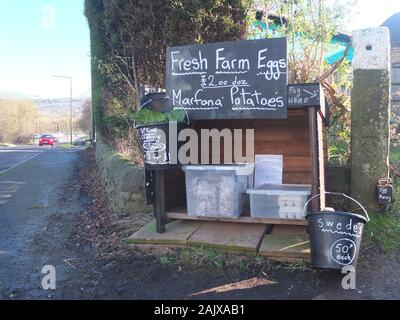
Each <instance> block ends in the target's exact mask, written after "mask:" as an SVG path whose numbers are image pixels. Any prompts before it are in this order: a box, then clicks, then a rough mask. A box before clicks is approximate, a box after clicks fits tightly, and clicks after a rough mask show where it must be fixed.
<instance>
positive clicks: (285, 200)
mask: <svg viewBox="0 0 400 320" xmlns="http://www.w3.org/2000/svg"><path fill="white" fill-rule="evenodd" d="M247 193H248V194H249V195H250V208H251V209H250V212H251V216H252V217H253V218H273V219H297V220H303V219H305V217H304V215H303V211H304V206H305V204H306V203H307V201H308V199H309V197H310V196H311V186H310V185H264V186H262V187H260V188H256V189H251V190H248V191H247Z"/></svg>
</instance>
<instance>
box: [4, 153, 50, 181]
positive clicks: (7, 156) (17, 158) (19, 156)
mask: <svg viewBox="0 0 400 320" xmlns="http://www.w3.org/2000/svg"><path fill="white" fill-rule="evenodd" d="M43 151H44V149H43V148H42V149H40V148H39V147H20V148H1V147H0V174H1V173H2V172H5V171H7V170H9V169H10V168H13V167H14V166H16V165H18V164H20V163H22V162H24V161H26V160H29V159H30V158H33V157H35V156H37V155H38V154H40V153H41V152H43Z"/></svg>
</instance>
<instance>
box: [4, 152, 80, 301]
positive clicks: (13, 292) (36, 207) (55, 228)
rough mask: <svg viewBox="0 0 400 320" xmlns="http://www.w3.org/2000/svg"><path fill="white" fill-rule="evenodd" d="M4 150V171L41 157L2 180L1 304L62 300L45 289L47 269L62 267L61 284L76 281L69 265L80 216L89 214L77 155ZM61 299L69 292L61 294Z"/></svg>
mask: <svg viewBox="0 0 400 320" xmlns="http://www.w3.org/2000/svg"><path fill="white" fill-rule="evenodd" d="M40 152H41V151H39V149H36V148H33V149H28V150H27V149H24V150H10V152H7V151H5V150H4V149H3V150H1V153H0V158H1V159H2V160H1V163H2V165H1V166H2V167H10V166H13V165H15V164H17V163H18V162H20V161H23V160H26V159H27V158H29V157H31V156H32V155H36V157H35V158H34V159H33V160H31V161H28V162H26V163H24V164H22V165H21V166H19V167H18V168H16V169H14V170H11V171H9V172H7V173H4V174H2V175H0V299H10V298H11V299H26V298H30V299H48V298H52V297H54V298H62V296H58V297H57V296H55V294H49V292H48V291H45V290H43V289H42V287H41V281H42V278H43V277H44V275H42V273H41V272H42V268H43V266H45V265H53V266H56V267H57V284H60V287H61V288H62V287H63V281H65V280H66V279H68V280H69V282H71V281H73V279H74V276H71V275H70V274H69V272H71V271H72V268H71V267H70V266H69V265H68V264H67V263H66V262H65V261H69V260H68V259H73V258H76V257H75V256H74V255H75V252H74V250H73V248H69V246H68V244H69V236H70V234H71V229H72V227H73V217H74V215H75V214H77V213H79V212H81V211H82V210H84V209H85V205H86V201H85V199H82V195H81V194H80V192H79V181H78V180H77V179H78V177H77V166H78V163H79V161H78V160H79V153H78V150H62V149H57V148H56V149H53V150H45V151H44V152H41V153H40ZM59 292H60V295H62V294H63V293H64V291H63V290H61V291H59Z"/></svg>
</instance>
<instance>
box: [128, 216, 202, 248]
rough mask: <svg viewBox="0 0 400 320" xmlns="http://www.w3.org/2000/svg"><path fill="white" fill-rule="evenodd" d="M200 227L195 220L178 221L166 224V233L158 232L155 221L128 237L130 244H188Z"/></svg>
mask: <svg viewBox="0 0 400 320" xmlns="http://www.w3.org/2000/svg"><path fill="white" fill-rule="evenodd" d="M199 227H200V224H199V223H198V222H194V221H176V222H172V223H169V224H167V225H166V229H165V233H157V227H156V222H155V221H153V222H151V223H149V224H148V225H146V226H145V227H144V228H142V229H141V230H139V231H138V232H136V233H135V234H134V235H133V236H131V237H130V238H128V239H127V243H128V244H162V245H186V244H187V240H188V239H189V238H190V236H191V235H192V234H193V233H194V232H195V231H196V230H197V229H198V228H199Z"/></svg>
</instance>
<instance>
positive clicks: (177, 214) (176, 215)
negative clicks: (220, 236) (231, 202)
mask: <svg viewBox="0 0 400 320" xmlns="http://www.w3.org/2000/svg"><path fill="white" fill-rule="evenodd" d="M167 218H168V219H173V220H192V221H218V222H229V223H245V224H264V225H270V224H274V225H295V226H307V225H308V223H307V221H306V220H289V219H287V220H285V219H267V218H251V217H240V218H239V219H226V218H205V217H190V216H188V215H187V213H185V212H184V210H177V211H170V212H167Z"/></svg>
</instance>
